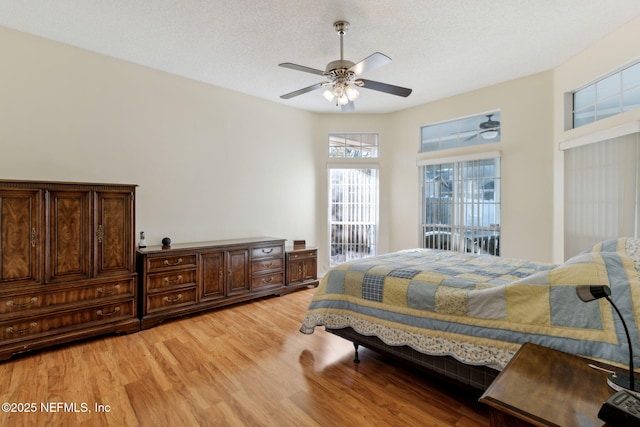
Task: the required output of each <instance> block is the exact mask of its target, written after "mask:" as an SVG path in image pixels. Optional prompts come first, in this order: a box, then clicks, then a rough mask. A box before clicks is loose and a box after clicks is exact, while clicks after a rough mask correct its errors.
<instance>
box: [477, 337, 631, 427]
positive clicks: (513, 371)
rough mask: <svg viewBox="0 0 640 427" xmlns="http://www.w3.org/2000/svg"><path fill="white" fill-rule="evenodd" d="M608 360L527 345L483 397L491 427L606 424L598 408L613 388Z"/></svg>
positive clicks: (577, 426) (579, 426)
mask: <svg viewBox="0 0 640 427" xmlns="http://www.w3.org/2000/svg"><path fill="white" fill-rule="evenodd" d="M590 363H591V364H594V365H598V366H601V367H604V368H607V369H611V370H616V371H620V370H621V369H619V368H614V367H611V366H608V365H605V364H603V363H598V362H594V361H592V360H589V359H585V358H583V357H579V356H575V355H572V354H568V353H563V352H560V351H556V350H552V349H550V348H547V347H542V346H539V345H536V344H530V343H529V344H525V345H523V346H522V347H521V348H520V350H519V351H518V352H517V353H516V354H515V356H514V357H513V359H511V361H510V362H509V363H508V364H507V366H506V367H505V368H504V369H503V370H502V372H500V374H499V375H498V377H497V378H496V379H495V381H493V383H492V384H491V385H490V386H489V388H488V389H487V390H486V391H485V392H484V394H483V395H482V397H480V402H482V403H485V404H487V405H489V406H490V407H491V410H490V414H489V416H490V422H491V426H514V427H520V426H563V427H571V426H576V427H588V426H603V425H605V423H604V421H602V420H600V419H599V418H598V411H599V410H600V407H601V406H602V404H603V403H604V402H605V401H606V400H607V398H608V397H609V396H610V395H611V394H613V390H612V389H610V388H609V386H608V385H607V375H608V374H607V373H606V372H603V371H600V370H597V369H593V368H591V367H589V366H588V365H589V364H590Z"/></svg>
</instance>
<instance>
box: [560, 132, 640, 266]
mask: <svg viewBox="0 0 640 427" xmlns="http://www.w3.org/2000/svg"><path fill="white" fill-rule="evenodd" d="M638 135H639V134H638V133H634V134H630V135H624V136H619V137H616V138H612V139H608V140H605V141H600V142H595V143H590V144H587V145H580V146H577V147H574V148H570V149H567V150H565V226H564V229H565V235H564V242H565V258H569V257H572V256H574V255H576V254H578V253H580V252H581V251H583V250H584V249H586V248H588V247H590V246H592V245H594V244H596V243H598V242H600V241H602V240H606V239H611V238H616V237H622V236H631V237H634V236H637V232H638V198H639V197H638V196H639V195H638V191H639V189H640V186H639V185H638V175H639V167H638V162H639V160H640V159H639V158H638V155H639V153H640V150H639V147H638V141H639V139H638Z"/></svg>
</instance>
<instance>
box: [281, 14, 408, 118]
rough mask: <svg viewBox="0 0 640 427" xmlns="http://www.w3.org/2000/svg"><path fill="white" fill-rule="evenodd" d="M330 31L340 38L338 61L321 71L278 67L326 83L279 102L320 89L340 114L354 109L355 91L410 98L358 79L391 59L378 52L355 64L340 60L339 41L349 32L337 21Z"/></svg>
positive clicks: (400, 91)
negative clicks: (369, 90) (298, 72)
mask: <svg viewBox="0 0 640 427" xmlns="http://www.w3.org/2000/svg"><path fill="white" fill-rule="evenodd" d="M333 27H334V29H335V30H336V32H337V33H338V34H339V35H340V59H338V60H336V61H331V62H329V64H327V66H326V68H325V71H322V70H317V69H315V68H310V67H305V66H303V65H297V64H292V63H290V62H284V63H282V64H278V65H279V66H280V67H284V68H289V69H292V70H298V71H303V72H305V73H311V74H316V75H320V76H323V77H325V78H326V79H327V80H326V81H324V82H321V83H316V84H314V85H311V86H308V87H305V88H302V89H299V90H296V91H294V92H290V93H287V94H284V95H282V96H280V98H282V99H290V98H293V97H295V96H298V95H302V94H305V93H307V92H312V91H314V90H318V89H324V92H323V96H324V97H325V98H326V99H327V100H329V101H330V102H333V103H335V104H336V106H339V107H340V108H341V109H342V111H353V110H354V109H355V105H354V103H353V101H355V99H356V98H357V97H358V96H359V95H360V93H359V92H358V88H365V89H371V90H376V91H378V92H384V93H389V94H391V95H397V96H403V97H407V96H409V95H410V94H411V89H408V88H405V87H400V86H394V85H390V84H386V83H380V82H376V81H373V80H367V79H363V78H360V75H361V74H363V73H365V72H367V71H371V70H373V69H375V68H378V67H381V66H382V65H385V64H388V63H389V62H391V58H389V57H388V56H386V55H384V54H382V53H380V52H375V53H373V54H371V55H369V56H368V57H366V58H365V59H363V60H362V61H360V62H358V63H357V64H356V63H353V62H352V61H348V60H346V59H344V56H343V52H344V50H343V37H344V34H345V33H346V32H347V31H348V30H349V23H348V22H347V21H337V22H335V23H334V24H333Z"/></svg>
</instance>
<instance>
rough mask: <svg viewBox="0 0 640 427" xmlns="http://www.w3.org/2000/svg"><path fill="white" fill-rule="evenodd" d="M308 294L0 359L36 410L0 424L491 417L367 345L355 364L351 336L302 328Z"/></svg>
mask: <svg viewBox="0 0 640 427" xmlns="http://www.w3.org/2000/svg"><path fill="white" fill-rule="evenodd" d="M313 292H314V290H313V289H310V290H303V291H299V292H295V293H292V294H289V295H285V296H282V297H269V298H263V299H259V300H257V301H253V302H250V303H246V304H240V305H236V306H233V307H227V308H224V309H218V310H213V311H210V312H207V313H203V314H200V315H197V316H191V317H185V318H181V319H176V320H171V321H166V322H163V323H160V324H158V325H157V326H155V327H153V328H151V329H146V330H144V331H140V332H138V333H135V334H130V335H122V336H120V335H115V336H105V337H99V338H95V339H91V340H86V341H82V342H79V343H74V344H69V345H65V346H59V347H55V348H50V349H44V350H41V351H38V352H33V353H26V354H24V355H20V356H17V357H14V358H13V359H10V360H8V361H4V362H1V363H0V379H1V380H0V401H1V402H9V403H15V404H18V403H21V404H25V403H27V404H31V403H34V404H36V405H37V410H36V411H35V412H34V413H19V412H2V413H0V425H12V426H17V427H19V426H33V425H51V426H63V425H64V426H91V427H94V426H132V427H144V426H153V427H157V426H175V425H182V426H247V425H252V426H278V427H281V426H285V427H286V426H302V425H304V426H342V425H349V426H356V427H357V426H373V425H375V426H397V425H403V426H429V425H433V426H459V427H479V426H486V425H488V408H486V407H484V406H483V405H481V404H479V403H478V402H477V397H478V396H477V395H475V394H473V393H469V392H466V391H464V390H462V389H458V388H456V387H452V386H450V385H444V384H441V383H440V382H438V381H436V380H433V379H431V378H430V377H428V376H425V375H424V374H420V373H416V372H413V371H412V370H410V369H407V368H405V367H403V366H402V365H401V364H400V363H398V362H397V361H394V360H391V359H388V358H386V357H384V356H381V355H379V354H377V353H374V352H372V351H370V350H367V349H361V351H360V359H361V360H362V362H361V363H360V364H359V365H357V364H354V363H353V361H352V360H353V346H352V344H351V343H350V342H348V341H345V340H343V339H341V338H339V337H336V336H335V335H332V334H329V333H327V332H325V331H324V330H323V328H316V332H315V333H314V334H312V335H304V334H301V333H300V332H299V331H298V328H299V327H300V323H301V320H302V317H303V316H304V312H305V310H306V307H307V306H308V304H309V302H310V301H311V297H312V295H313ZM41 405H44V406H41ZM47 405H51V406H50V407H51V408H52V409H53V410H52V411H50V412H47V411H45V410H44V409H46V408H48V406H47ZM56 405H66V407H65V406H62V407H61V408H62V410H58V409H59V407H58V406H56ZM73 405H76V407H80V408H84V406H82V405H87V407H88V408H89V411H82V410H80V411H72V410H71V409H72V408H73ZM96 405H102V406H96ZM96 408H101V410H96ZM107 408H108V410H107ZM54 410H55V412H54Z"/></svg>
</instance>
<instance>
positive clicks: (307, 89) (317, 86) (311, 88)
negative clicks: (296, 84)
mask: <svg viewBox="0 0 640 427" xmlns="http://www.w3.org/2000/svg"><path fill="white" fill-rule="evenodd" d="M321 87H322V83H316V84H314V85H311V86H307V87H305V88H302V89H298V90H296V91H294V92H289V93H285V94H284V95H280V98H282V99H291V98H293V97H294V96H298V95H302V94H303V93H307V92H311V91H314V90H317V89H320V88H321Z"/></svg>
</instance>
